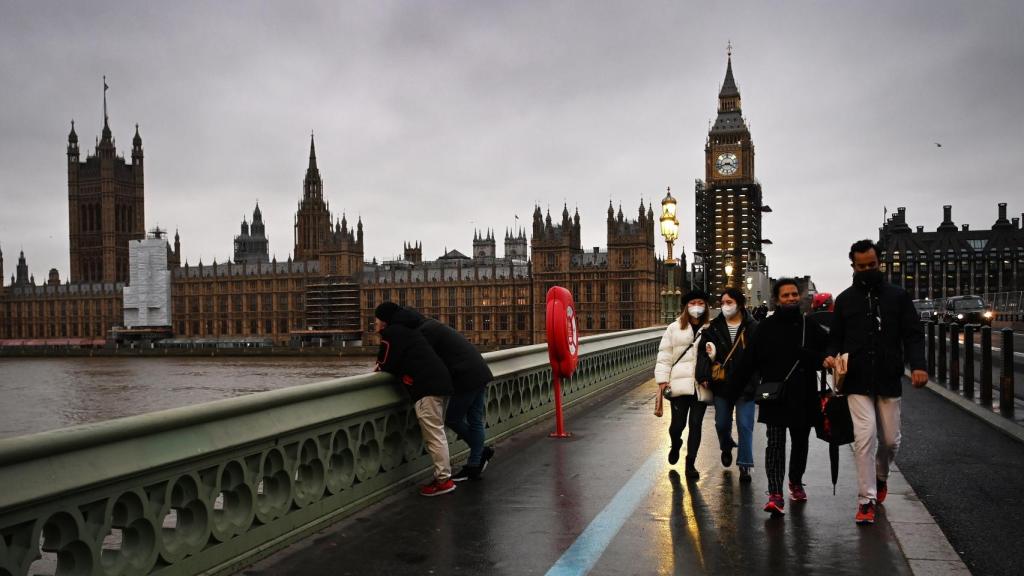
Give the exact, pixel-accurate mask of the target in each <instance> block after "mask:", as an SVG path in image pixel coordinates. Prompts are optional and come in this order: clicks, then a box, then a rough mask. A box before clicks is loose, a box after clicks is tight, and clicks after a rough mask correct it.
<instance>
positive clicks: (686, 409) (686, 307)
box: [654, 290, 712, 479]
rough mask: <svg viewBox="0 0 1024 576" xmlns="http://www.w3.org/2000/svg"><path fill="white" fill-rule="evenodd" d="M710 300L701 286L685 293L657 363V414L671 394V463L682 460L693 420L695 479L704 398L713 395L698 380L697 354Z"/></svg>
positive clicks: (689, 449)
mask: <svg viewBox="0 0 1024 576" xmlns="http://www.w3.org/2000/svg"><path fill="white" fill-rule="evenodd" d="M708 300H709V298H708V295H707V294H705V293H704V292H701V291H699V290H693V291H691V292H689V293H687V294H686V295H685V296H683V300H682V301H683V313H682V314H681V315H680V316H679V320H678V321H677V322H673V323H672V324H669V326H668V328H667V329H666V330H665V334H664V336H662V337H661V345H659V346H658V361H657V364H655V366H654V381H655V382H657V383H658V402H657V404H656V407H655V409H654V415H655V416H659V417H660V416H661V415H662V402H661V398H662V397H665V398H668V401H669V407H670V409H671V420H670V422H669V426H668V435H669V438H670V439H671V441H672V448H671V449H670V450H669V453H668V463H669V464H675V463H676V462H678V461H679V449H680V448H681V447H682V445H683V430H684V429H686V425H687V423H689V426H690V435H689V437H688V439H687V442H686V477H687V478H691V479H697V478H700V473H699V472H697V468H696V466H694V462H695V461H696V460H697V450H698V449H699V448H700V439H701V423H702V422H703V421H704V412H705V411H707V407H708V406H707V404H705V403H704V401H702V400H706V399H710V398H711V396H712V395H711V390H709V389H708V388H707V382H703V383H702V382H698V379H697V355H698V353H699V352H701V349H702V346H701V345H700V338H701V337H702V336H703V331H704V330H705V329H706V328H707V325H708V315H709V314H708V304H707V303H708Z"/></svg>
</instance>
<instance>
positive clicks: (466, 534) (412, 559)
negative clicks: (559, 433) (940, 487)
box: [241, 381, 930, 576]
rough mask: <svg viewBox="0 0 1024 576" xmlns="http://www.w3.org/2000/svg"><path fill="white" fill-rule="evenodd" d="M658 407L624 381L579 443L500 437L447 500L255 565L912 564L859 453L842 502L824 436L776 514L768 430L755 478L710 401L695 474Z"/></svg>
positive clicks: (477, 570) (401, 498)
mask: <svg viewBox="0 0 1024 576" xmlns="http://www.w3.org/2000/svg"><path fill="white" fill-rule="evenodd" d="M653 403H654V385H653V383H652V382H650V381H649V382H647V383H645V384H641V385H640V386H635V387H629V388H619V389H618V390H617V391H613V392H610V393H608V394H605V395H604V396H603V397H602V398H599V399H597V400H594V401H592V402H590V403H589V404H588V405H585V406H582V407H580V408H578V409H575V410H572V411H570V412H568V413H567V417H566V428H567V429H568V430H569V431H571V432H572V433H573V434H574V435H573V437H572V438H571V439H567V440H556V439H551V438H548V437H547V433H548V432H549V431H550V429H551V428H552V426H551V425H550V424H544V425H540V426H537V427H534V428H532V429H530V430H529V431H527V432H524V433H520V434H518V435H516V436H514V437H512V438H509V439H507V440H504V441H502V442H500V443H499V444H497V446H496V449H497V453H496V455H495V457H494V459H493V460H492V461H491V463H490V466H489V467H488V469H487V472H486V474H485V476H484V477H483V478H482V479H480V480H478V481H471V482H468V483H462V484H460V485H459V488H458V489H457V490H455V491H454V492H453V493H451V494H447V495H443V496H438V497H434V498H423V497H421V496H419V495H417V494H416V492H415V489H414V488H408V489H406V490H404V491H403V492H402V493H401V494H397V495H394V496H392V497H390V498H387V499H385V500H383V501H381V502H379V503H377V504H375V505H373V506H371V507H369V508H367V509H365V510H363V511H361V512H359V513H357V514H355V515H353V516H351V517H348V518H346V519H344V520H342V521H341V522H339V523H337V524H334V525H333V526H331V527H329V528H327V529H325V530H323V531H321V532H319V533H316V534H314V535H312V536H311V537H309V538H306V539H305V540H303V541H301V542H299V543H296V544H294V545H292V546H291V547H289V548H286V549H284V550H282V551H280V552H278V553H277V554H275V555H273V556H271V557H269V558H267V559H265V560H263V561H261V562H259V563H257V564H256V565H254V566H252V567H250V568H248V569H245V570H243V571H242V572H241V574H245V575H247V576H257V575H260V576H262V575H279V574H280V575H286V574H291V575H314V574H317V575H319V574H338V575H341V574H352V575H357V574H358V575H363V574H395V575H401V574H439V575H440V574H453V575H454V574H489V575H501V574H509V575H511V574H538V575H542V574H550V575H552V576H556V575H557V576H561V575H565V574H584V573H589V574H595V575H597V574H601V575H604V574H607V575H612V574H616V575H618V574H705V573H707V574H776V573H785V574H886V575H889V574H910V573H911V571H910V565H909V564H908V561H907V560H906V558H905V557H904V555H903V553H902V552H901V548H900V545H899V543H898V542H897V540H896V538H895V536H894V532H893V529H892V527H891V526H890V524H889V523H888V521H887V520H886V517H885V511H884V507H883V508H882V511H881V513H880V515H879V519H878V522H877V523H876V524H875V525H874V526H869V527H860V526H857V525H856V524H855V523H854V520H853V517H854V513H855V508H856V486H855V474H854V469H853V460H852V453H851V451H850V450H849V447H843V448H842V449H841V450H840V457H841V461H840V482H839V485H838V488H837V491H836V495H835V496H833V494H832V485H831V481H830V478H829V465H828V450H827V445H826V444H825V443H824V442H821V441H820V440H817V439H816V438H813V437H812V439H811V452H810V458H809V465H808V471H807V474H806V475H805V478H804V481H805V482H806V483H807V486H806V489H807V492H808V496H809V502H807V503H805V504H793V503H791V502H789V501H788V499H787V503H786V508H787V510H786V512H787V514H786V516H785V517H784V518H770V517H769V516H768V514H766V513H765V512H763V511H762V510H761V507H762V506H763V505H764V502H765V500H766V496H765V491H766V489H767V480H766V479H765V476H764V469H763V467H761V464H762V462H763V455H764V443H765V440H764V426H763V425H761V424H758V425H757V427H756V428H755V432H754V436H755V452H754V454H755V461H756V462H757V465H758V468H756V469H755V470H754V481H753V483H751V484H746V485H742V484H740V483H739V474H738V470H737V469H736V468H735V467H733V468H731V469H729V470H725V469H723V468H722V466H721V463H720V462H719V456H720V452H719V450H718V442H717V436H716V435H715V432H714V416H713V415H714V409H713V408H710V407H709V409H708V413H707V415H706V416H705V420H704V427H703V430H704V439H703V445H702V449H701V451H700V454H699V457H698V463H697V468H698V470H700V471H701V478H700V480H698V481H696V482H693V481H688V480H686V479H685V478H682V477H681V474H682V470H683V465H682V462H683V459H682V458H681V459H680V462H679V464H678V465H676V466H670V465H669V464H668V462H667V461H666V459H665V458H666V454H667V451H668V443H669V442H668V435H667V428H668V418H667V416H666V417H665V418H661V419H658V418H655V417H654V416H653V415H652V414H651V413H652V410H653V406H654V404H653ZM812 436H813V432H812ZM684 445H685V444H684ZM456 466H457V465H456ZM894 509H895V508H894ZM894 514H895V513H894ZM925 516H927V514H925ZM929 520H930V519H929Z"/></svg>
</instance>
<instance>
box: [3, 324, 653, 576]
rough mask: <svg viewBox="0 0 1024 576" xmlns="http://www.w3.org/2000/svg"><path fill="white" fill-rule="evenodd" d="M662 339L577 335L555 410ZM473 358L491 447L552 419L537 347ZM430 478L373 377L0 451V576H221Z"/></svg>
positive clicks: (396, 405)
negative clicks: (483, 379)
mask: <svg viewBox="0 0 1024 576" xmlns="http://www.w3.org/2000/svg"><path fill="white" fill-rule="evenodd" d="M660 334H661V330H660V329H658V328H651V329H643V330H632V331H628V332H619V333H615V334H608V335H602V336H594V337H588V338H584V339H583V340H582V341H581V356H580V362H579V367H578V369H577V371H576V374H575V375H574V376H573V377H572V378H571V379H569V380H567V381H564V382H563V385H562V394H563V403H564V404H565V405H567V406H568V405H572V404H573V403H575V402H578V401H580V400H582V399H584V398H586V397H588V396H590V395H592V394H594V393H596V392H599V391H600V390H602V389H604V388H606V387H608V386H610V385H613V384H615V383H618V382H621V381H623V380H624V379H626V378H630V377H632V376H635V375H637V374H640V373H642V372H644V371H648V370H651V369H652V365H653V362H654V357H655V355H656V354H657V346H658V339H659V337H660ZM485 358H486V359H487V361H488V363H489V364H490V366H491V369H492V371H493V372H494V376H495V379H494V381H493V382H491V383H490V384H489V388H488V392H487V434H488V438H489V439H496V438H500V437H503V436H507V435H509V434H512V433H514V432H516V431H517V430H520V429H522V428H525V427H527V426H529V425H531V424H533V423H534V422H536V421H537V420H538V419H540V418H544V417H546V416H548V415H549V414H550V413H551V412H552V411H553V409H554V407H553V388H552V385H551V369H550V366H549V365H548V359H547V348H546V346H544V345H538V346H527V347H522V348H516V349H511V350H504V351H500V352H492V353H489V354H486V355H485ZM452 452H453V455H455V456H456V457H460V456H462V455H464V454H465V453H466V452H467V449H466V446H465V444H464V443H462V442H457V443H454V444H453V446H452ZM430 468H431V464H430V458H429V456H428V455H427V454H426V453H425V451H424V448H423V441H422V439H421V437H420V431H419V426H418V424H417V421H416V416H415V414H414V413H413V410H412V408H411V405H410V404H409V402H408V401H407V400H406V398H405V394H404V392H402V391H401V390H400V389H399V387H398V385H396V384H394V383H393V381H392V380H391V379H390V378H389V377H388V376H386V375H384V374H367V375H363V376H354V377H349V378H342V379H338V380H331V381H327V382H321V383H317V384H310V385H306V386H299V387H295V388H288V389H283V390H274V391H270V392H264V393H260V394H253V395H250V396H245V397H240V398H232V399H228V400H221V401H217V402H211V403H208V404H202V405H198V406H189V407H184V408H177V409H173V410H166V411H162V412H155V413H151V414H144V415H140V416H133V417H129V418H122V419H118V420H111V421H108V422H101V423H97V424H87V425H82V426H75V427H72V428H66V429H62V430H54V431H50V432H44V433H40V434H34V435H31V436H23V437H18V438H10V439H5V440H0V487H2V488H0V576H14V575H18V576H21V575H27V574H54V573H55V574H59V575H62V576H63V575H76V576H77V575H92V574H99V575H111V576H114V575H128V574H150V573H156V574H197V573H223V572H229V571H232V570H235V569H237V568H238V567H240V566H242V565H245V564H247V563H250V562H252V561H254V560H256V559H258V558H259V557H262V556H265V555H267V554H269V553H270V552H272V551H274V550H276V549H279V548H281V547H283V546H285V545H287V544H288V543H290V542H293V541H295V540H297V539H299V538H301V537H303V536H304V535H306V534H309V533H310V532H312V531H315V530H317V529H318V528H320V527H322V526H323V525H325V524H326V523H329V522H331V521H334V520H336V519H338V518H340V517H342V516H344V515H346V514H349V513H351V512H352V511H354V510H357V509H359V508H361V507H363V506H365V505H367V504H368V503H370V502H373V501H375V500H378V499H380V498H382V497H384V496H386V495H387V494H389V493H392V492H393V491H394V490H396V489H399V488H402V487H404V486H406V485H408V484H410V483H411V482H413V481H414V480H417V479H420V478H421V477H423V476H425V475H428V474H429V470H430Z"/></svg>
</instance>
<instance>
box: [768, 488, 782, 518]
mask: <svg viewBox="0 0 1024 576" xmlns="http://www.w3.org/2000/svg"><path fill="white" fill-rule="evenodd" d="M785 508H786V501H785V500H784V499H783V498H782V494H779V493H778V492H776V493H774V494H769V495H768V503H767V504H765V505H764V511H765V512H768V513H770V514H771V515H772V517H773V518H775V517H778V516H785V515H786V510H785Z"/></svg>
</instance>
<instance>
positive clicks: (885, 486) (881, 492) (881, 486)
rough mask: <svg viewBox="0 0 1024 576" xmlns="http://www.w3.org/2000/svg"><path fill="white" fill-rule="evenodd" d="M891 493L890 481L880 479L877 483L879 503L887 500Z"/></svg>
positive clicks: (876, 492)
mask: <svg viewBox="0 0 1024 576" xmlns="http://www.w3.org/2000/svg"><path fill="white" fill-rule="evenodd" d="M888 495H889V483H888V482H886V481H885V480H879V481H877V482H876V483H875V499H876V500H877V501H878V503H879V504H881V503H882V502H885V497H886V496H888Z"/></svg>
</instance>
